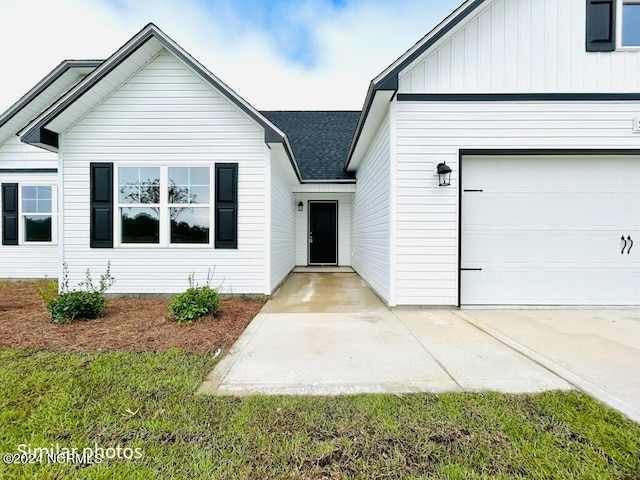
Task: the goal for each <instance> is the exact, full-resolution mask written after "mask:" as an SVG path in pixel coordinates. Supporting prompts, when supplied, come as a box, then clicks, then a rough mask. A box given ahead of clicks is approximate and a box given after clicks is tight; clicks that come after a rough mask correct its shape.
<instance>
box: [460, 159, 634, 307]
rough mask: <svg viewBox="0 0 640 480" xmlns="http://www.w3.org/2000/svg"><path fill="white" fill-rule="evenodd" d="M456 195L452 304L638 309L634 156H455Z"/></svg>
mask: <svg viewBox="0 0 640 480" xmlns="http://www.w3.org/2000/svg"><path fill="white" fill-rule="evenodd" d="M462 189H463V193H462V238H461V241H462V256H461V269H462V272H461V286H460V288H461V292H460V295H461V297H460V303H461V304H462V305H640V157H627V156H624V157H622V156H610V157H602V156H588V157H540V156H535V157H497V158H487V157H464V159H463V161H462ZM623 237H624V240H623V239H622V238H623ZM633 242H636V245H635V246H632V243H633ZM623 249H624V253H623Z"/></svg>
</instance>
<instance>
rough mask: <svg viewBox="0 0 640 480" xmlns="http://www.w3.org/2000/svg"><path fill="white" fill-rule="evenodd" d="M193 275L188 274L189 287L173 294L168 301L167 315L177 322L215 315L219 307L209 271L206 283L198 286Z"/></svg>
mask: <svg viewBox="0 0 640 480" xmlns="http://www.w3.org/2000/svg"><path fill="white" fill-rule="evenodd" d="M193 278H194V275H193V274H191V275H189V288H188V289H187V290H186V291H185V292H183V293H181V294H179V295H175V296H174V297H173V298H172V299H171V302H170V303H169V317H171V318H173V319H174V320H175V321H176V322H178V323H183V322H194V321H196V320H199V319H201V318H202V317H206V316H207V315H215V314H216V313H218V309H219V308H220V296H219V295H218V292H217V291H216V289H215V288H211V287H210V286H209V283H210V281H211V272H209V275H207V284H206V285H202V286H199V285H197V284H196V283H195V282H194V279H193Z"/></svg>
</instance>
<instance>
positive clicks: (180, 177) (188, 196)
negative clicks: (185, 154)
mask: <svg viewBox="0 0 640 480" xmlns="http://www.w3.org/2000/svg"><path fill="white" fill-rule="evenodd" d="M209 190H210V187H209V167H170V168H169V192H168V200H169V203H183V204H194V203H197V204H205V203H209V199H210V195H209Z"/></svg>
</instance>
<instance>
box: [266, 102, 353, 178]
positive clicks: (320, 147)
mask: <svg viewBox="0 0 640 480" xmlns="http://www.w3.org/2000/svg"><path fill="white" fill-rule="evenodd" d="M260 113H262V114H263V115H264V116H265V117H267V119H268V120H269V121H271V122H272V123H273V124H275V125H276V126H277V127H278V128H279V129H280V130H282V131H283V132H284V133H285V134H286V135H287V137H288V138H289V142H290V144H291V148H292V149H293V154H294V156H295V157H296V160H297V162H298V167H299V168H300V173H301V174H302V179H303V180H307V181H312V180H348V179H353V178H354V177H353V175H352V174H351V173H349V172H346V171H345V170H344V164H345V161H346V159H347V155H348V153H349V148H350V146H351V140H352V139H353V133H354V131H355V128H356V124H357V123H358V118H359V117H360V112H359V111H268V112H260Z"/></svg>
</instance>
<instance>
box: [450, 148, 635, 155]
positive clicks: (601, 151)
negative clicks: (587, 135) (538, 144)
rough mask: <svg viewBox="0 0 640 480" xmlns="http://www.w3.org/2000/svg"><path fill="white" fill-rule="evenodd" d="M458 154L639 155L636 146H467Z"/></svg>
mask: <svg viewBox="0 0 640 480" xmlns="http://www.w3.org/2000/svg"><path fill="white" fill-rule="evenodd" d="M459 155H460V156H463V157H470V156H478V157H481V156H484V155H491V156H494V157H495V156H503V157H504V156H530V157H533V156H546V155H558V156H562V155H564V156H568V155H587V156H589V155H640V149H638V148H616V149H611V148H608V149H607V148H564V149H563V148H504V149H499V148H486V149H482V148H467V149H461V150H460V151H459Z"/></svg>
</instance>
